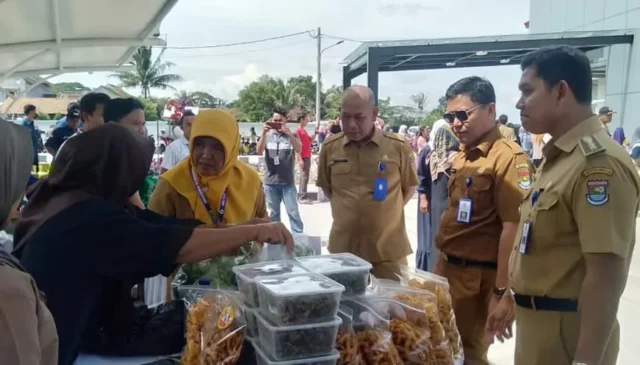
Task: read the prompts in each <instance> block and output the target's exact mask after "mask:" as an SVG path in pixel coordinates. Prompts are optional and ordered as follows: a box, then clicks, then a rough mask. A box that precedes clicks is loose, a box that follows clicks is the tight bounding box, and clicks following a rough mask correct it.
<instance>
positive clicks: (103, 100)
mask: <svg viewBox="0 0 640 365" xmlns="http://www.w3.org/2000/svg"><path fill="white" fill-rule="evenodd" d="M109 100H111V97H110V96H109V95H107V94H104V93H88V94H85V95H84V96H83V97H82V99H80V112H81V113H87V114H89V115H92V114H93V113H94V112H95V111H96V108H97V107H98V105H104V106H106V105H107V102H108V101H109Z"/></svg>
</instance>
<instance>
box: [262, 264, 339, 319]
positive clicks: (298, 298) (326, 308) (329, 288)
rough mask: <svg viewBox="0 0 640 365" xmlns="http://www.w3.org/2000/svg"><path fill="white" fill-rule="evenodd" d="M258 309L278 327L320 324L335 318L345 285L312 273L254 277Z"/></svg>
mask: <svg viewBox="0 0 640 365" xmlns="http://www.w3.org/2000/svg"><path fill="white" fill-rule="evenodd" d="M256 284H257V287H258V296H259V297H260V312H261V313H262V314H263V315H264V316H265V317H266V318H268V319H269V320H270V321H272V322H274V323H276V324H278V325H281V326H292V325H298V324H308V323H323V322H329V321H331V320H333V319H334V317H335V316H336V314H337V313H338V305H339V304H340V298H341V296H342V292H344V286H342V285H340V284H338V283H336V282H335V281H333V280H331V279H329V278H327V277H325V276H322V275H320V274H315V273H305V274H288V275H280V276H274V277H268V278H259V279H257V280H256Z"/></svg>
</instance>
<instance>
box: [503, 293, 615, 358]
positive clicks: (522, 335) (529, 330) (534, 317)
mask: <svg viewBox="0 0 640 365" xmlns="http://www.w3.org/2000/svg"><path fill="white" fill-rule="evenodd" d="M579 334H580V315H579V314H578V313H577V312H552V311H535V310H533V309H528V308H523V307H520V306H517V305H516V354H515V365H571V362H572V361H573V355H574V354H575V352H576V347H577V344H578V336H579ZM619 345H620V326H619V325H618V321H616V323H615V325H614V327H613V329H612V331H611V334H610V337H609V343H608V345H607V350H606V351H605V354H604V358H603V359H602V363H601V364H600V365H615V364H616V361H617V359H618V349H619Z"/></svg>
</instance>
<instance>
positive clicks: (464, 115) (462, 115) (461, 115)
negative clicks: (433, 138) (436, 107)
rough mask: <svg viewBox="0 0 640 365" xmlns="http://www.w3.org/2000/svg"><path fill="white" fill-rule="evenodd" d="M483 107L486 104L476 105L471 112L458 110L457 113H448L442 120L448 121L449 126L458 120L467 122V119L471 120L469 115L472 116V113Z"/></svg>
mask: <svg viewBox="0 0 640 365" xmlns="http://www.w3.org/2000/svg"><path fill="white" fill-rule="evenodd" d="M481 106H484V104H480V105H476V106H475V107H473V108H471V109H469V110H456V111H451V112H447V113H444V115H443V116H442V118H443V119H444V120H446V121H447V122H448V123H449V124H451V123H453V121H454V120H456V119H457V120H459V121H461V122H465V121H467V119H469V114H471V112H472V111H474V110H476V109H478V108H479V107H481Z"/></svg>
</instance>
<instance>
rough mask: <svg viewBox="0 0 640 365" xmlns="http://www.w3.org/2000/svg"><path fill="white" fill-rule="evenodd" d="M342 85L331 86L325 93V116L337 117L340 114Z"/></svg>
mask: <svg viewBox="0 0 640 365" xmlns="http://www.w3.org/2000/svg"><path fill="white" fill-rule="evenodd" d="M342 93H343V90H342V86H335V85H334V86H331V87H330V88H329V89H327V91H326V92H324V93H323V95H322V99H323V110H322V114H323V116H324V117H325V118H328V119H336V118H338V116H339V115H340V104H341V103H342Z"/></svg>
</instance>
